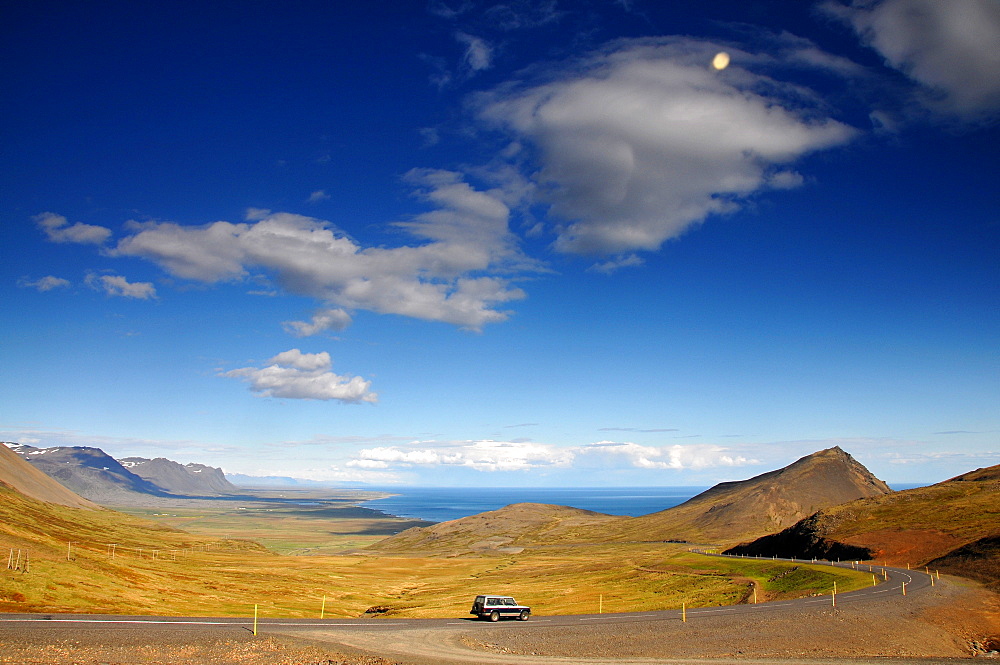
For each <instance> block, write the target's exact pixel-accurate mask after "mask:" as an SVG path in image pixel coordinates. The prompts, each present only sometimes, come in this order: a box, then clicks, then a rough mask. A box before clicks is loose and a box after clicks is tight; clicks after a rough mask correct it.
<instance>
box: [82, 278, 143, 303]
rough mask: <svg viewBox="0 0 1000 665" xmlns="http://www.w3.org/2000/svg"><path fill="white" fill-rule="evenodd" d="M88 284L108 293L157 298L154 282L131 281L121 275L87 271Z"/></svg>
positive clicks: (123, 296) (135, 297) (111, 294)
mask: <svg viewBox="0 0 1000 665" xmlns="http://www.w3.org/2000/svg"><path fill="white" fill-rule="evenodd" d="M85 281H86V284H87V286H89V287H90V288H92V289H97V290H98V291H104V293H105V294H106V295H109V296H118V297H121V298H134V299H136V300H152V299H154V298H156V287H155V286H153V284H152V282H129V281H128V280H127V279H125V278H124V277H122V276H121V275H97V274H95V273H87V277H86V280H85Z"/></svg>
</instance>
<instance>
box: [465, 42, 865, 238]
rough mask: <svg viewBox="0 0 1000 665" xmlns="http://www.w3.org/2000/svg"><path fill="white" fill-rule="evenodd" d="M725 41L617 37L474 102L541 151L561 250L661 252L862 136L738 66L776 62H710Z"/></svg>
mask: <svg viewBox="0 0 1000 665" xmlns="http://www.w3.org/2000/svg"><path fill="white" fill-rule="evenodd" d="M720 48H721V47H720V45H718V44H711V43H706V42H698V41H694V40H691V39H684V38H664V39H660V40H655V41H653V40H642V41H625V42H618V43H616V44H615V45H614V47H613V48H612V49H611V50H608V51H606V52H602V53H599V54H597V55H594V56H591V57H589V58H588V59H586V60H585V61H583V62H582V63H581V64H579V65H577V66H575V67H574V68H572V69H571V70H569V71H567V70H562V71H558V72H555V73H549V75H548V79H547V80H545V81H543V82H541V83H536V84H531V85H525V86H519V87H518V86H507V87H503V88H499V89H497V90H495V91H493V92H491V93H489V94H484V95H482V96H480V97H479V99H478V108H479V114H480V117H481V118H482V119H483V120H484V121H486V122H489V123H493V124H495V125H496V126H498V127H501V128H503V129H504V130H506V131H508V132H510V133H512V134H513V135H514V138H515V139H516V140H518V141H520V142H523V143H528V144H532V145H534V146H535V148H536V149H537V159H538V161H539V162H540V166H541V169H540V171H539V173H538V176H537V177H538V181H539V184H540V189H539V192H540V194H541V197H542V198H543V200H545V201H546V202H547V203H548V204H550V206H551V211H552V212H553V213H554V214H555V215H556V216H557V217H559V218H561V219H562V220H564V221H565V224H564V225H563V226H560V227H558V228H557V229H556V231H557V234H558V239H557V242H556V247H557V248H558V249H560V250H562V251H566V252H576V253H608V254H620V253H625V252H631V251H636V250H655V249H657V248H658V247H659V246H660V245H661V244H662V243H663V242H664V241H665V240H667V239H669V238H673V237H676V236H678V235H680V234H681V233H683V232H684V230H685V229H687V228H688V227H690V226H691V225H692V224H695V223H698V222H701V221H702V220H704V219H705V218H706V217H708V216H709V215H712V214H720V213H726V212H729V211H732V210H734V209H736V208H737V207H738V205H739V202H740V201H741V200H742V199H744V198H745V197H747V196H749V195H751V194H753V193H754V192H756V191H758V190H761V189H763V188H768V187H773V186H790V185H792V184H794V179H793V178H791V177H789V176H788V175H785V176H776V175H775V174H776V173H778V172H782V171H785V170H786V169H785V168H784V167H785V165H786V164H788V163H791V162H793V161H795V160H796V159H797V158H799V157H801V156H803V155H805V154H807V153H809V152H812V151H815V150H819V149H823V148H828V147H831V146H835V145H839V144H842V143H845V142H846V141H848V140H849V139H850V138H851V137H852V136H853V135H854V134H855V131H854V130H853V129H852V128H850V127H848V126H846V125H844V124H842V123H840V122H838V121H836V120H834V119H832V118H829V117H825V116H824V115H823V114H822V113H821V112H820V110H819V109H818V107H817V106H818V102H817V98H816V96H814V95H812V94H811V93H809V91H807V90H803V89H801V88H794V87H792V86H786V85H782V84H780V83H779V82H778V81H776V80H774V79H771V78H768V77H766V76H763V75H759V74H754V73H751V72H750V71H749V70H748V69H746V68H745V67H744V66H742V65H749V64H753V63H755V62H756V63H764V62H765V61H766V62H772V61H773V59H768V58H764V57H756V56H754V55H752V54H748V53H744V52H741V51H739V50H736V49H733V48H731V47H730V48H727V50H728V51H729V52H730V53H731V54H732V56H733V58H732V62H733V64H732V65H730V67H728V68H727V69H726V70H724V71H722V72H719V71H715V70H714V69H712V68H711V67H710V65H709V63H710V62H711V60H712V57H713V56H714V54H715V53H716V52H718V51H719V50H720ZM800 50H801V49H800ZM799 64H800V65H803V64H804V62H803V61H800V62H799Z"/></svg>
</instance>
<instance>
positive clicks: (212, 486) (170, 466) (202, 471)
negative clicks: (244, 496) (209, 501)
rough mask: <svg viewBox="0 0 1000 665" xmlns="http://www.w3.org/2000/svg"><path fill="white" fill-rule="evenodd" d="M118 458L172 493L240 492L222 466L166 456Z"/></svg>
mask: <svg viewBox="0 0 1000 665" xmlns="http://www.w3.org/2000/svg"><path fill="white" fill-rule="evenodd" d="M118 461H119V462H121V465H122V466H123V467H124V468H126V469H128V470H129V471H131V472H132V473H134V474H135V475H137V476H139V477H140V478H143V479H144V480H147V481H149V482H151V483H153V484H154V485H156V486H157V487H159V488H161V489H164V490H166V491H168V492H170V493H171V494H187V495H195V496H203V495H219V494H235V493H237V492H239V488H237V487H236V486H235V485H233V484H231V483H230V482H229V481H228V480H226V476H225V475H224V474H223V473H222V469H217V468H215V467H211V466H205V465H204V464H179V463H177V462H173V461H171V460H168V459H166V458H164V457H157V458H155V459H146V458H144V457H125V458H123V459H120V460H118Z"/></svg>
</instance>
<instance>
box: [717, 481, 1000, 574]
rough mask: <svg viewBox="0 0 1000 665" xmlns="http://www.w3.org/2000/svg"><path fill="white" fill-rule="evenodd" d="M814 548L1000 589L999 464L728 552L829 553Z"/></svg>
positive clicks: (853, 506) (837, 511) (843, 510)
mask: <svg viewBox="0 0 1000 665" xmlns="http://www.w3.org/2000/svg"><path fill="white" fill-rule="evenodd" d="M817 546H818V547H820V548H824V547H825V548H840V547H848V548H854V553H852V554H851V555H850V558H873V559H875V560H877V561H887V562H888V563H889V564H895V565H904V564H907V563H909V564H911V565H916V566H925V565H932V566H933V567H935V568H939V569H941V570H951V571H952V572H955V573H956V574H960V575H964V576H967V577H974V578H975V577H979V578H980V579H983V580H984V581H986V582H988V583H990V584H992V585H994V587H995V588H997V589H1000V559H998V555H1000V465H998V466H993V467H989V468H986V469H977V470H976V471H972V472H970V473H967V474H964V475H961V476H958V477H957V478H953V479H951V480H946V481H944V482H941V483H937V484H936V485H931V486H929V487H918V488H916V489H912V490H905V491H902V492H894V493H893V494H888V495H883V496H876V497H871V498H867V499H862V500H858V501H852V502H851V503H846V504H843V505H840V506H834V507H830V508H826V509H824V510H821V511H819V512H818V513H817V514H816V515H813V516H811V517H809V518H808V519H806V520H803V521H801V522H799V523H797V524H795V525H793V526H792V527H789V528H788V529H786V530H784V531H782V532H780V533H777V534H774V535H771V536H765V537H763V538H759V539H757V540H755V541H753V542H750V543H746V544H744V545H740V546H738V547H736V548H733V550H731V551H732V552H733V553H742V554H759V555H763V556H771V555H779V556H799V557H806V556H816V555H818V556H824V554H823V553H822V551H816V550H813V551H810V550H809V548H810V547H817ZM835 551H840V550H835ZM844 558H847V557H844Z"/></svg>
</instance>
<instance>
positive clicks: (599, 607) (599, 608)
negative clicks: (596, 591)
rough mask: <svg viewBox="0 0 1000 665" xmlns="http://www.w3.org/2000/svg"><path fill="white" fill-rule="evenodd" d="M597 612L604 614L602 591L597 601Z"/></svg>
mask: <svg viewBox="0 0 1000 665" xmlns="http://www.w3.org/2000/svg"><path fill="white" fill-rule="evenodd" d="M597 613H598V614H604V594H603V593H602V594H601V597H600V598H599V599H598V601H597Z"/></svg>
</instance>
